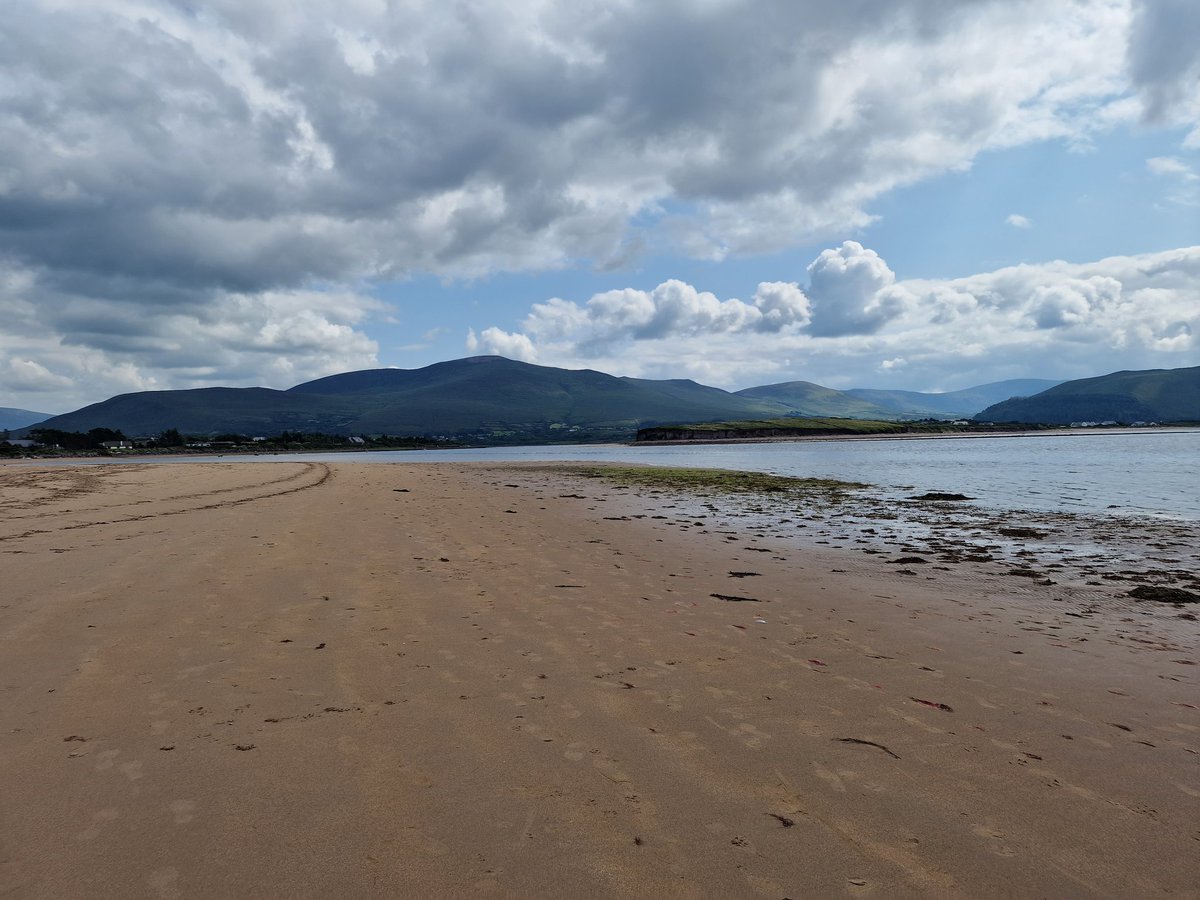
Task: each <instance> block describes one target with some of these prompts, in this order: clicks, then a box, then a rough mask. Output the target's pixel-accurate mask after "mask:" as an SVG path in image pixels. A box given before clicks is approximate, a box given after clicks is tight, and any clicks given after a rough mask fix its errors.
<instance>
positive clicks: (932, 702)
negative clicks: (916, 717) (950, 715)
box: [908, 697, 954, 712]
mask: <svg viewBox="0 0 1200 900" xmlns="http://www.w3.org/2000/svg"><path fill="white" fill-rule="evenodd" d="M908 699H909V700H911V701H912V702H913V703H920V704H921V705H922V706H931V707H933V708H934V709H940V710H943V711H945V712H954V707H952V706H949V705H948V704H946V703H938V702H937V701H936V700H922V699H921V698H920V697H909V698H908Z"/></svg>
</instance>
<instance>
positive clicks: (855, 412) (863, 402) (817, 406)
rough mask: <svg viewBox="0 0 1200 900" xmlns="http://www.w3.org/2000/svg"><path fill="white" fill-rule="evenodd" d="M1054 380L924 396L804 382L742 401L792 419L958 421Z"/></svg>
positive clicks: (751, 392) (770, 387)
mask: <svg viewBox="0 0 1200 900" xmlns="http://www.w3.org/2000/svg"><path fill="white" fill-rule="evenodd" d="M1058 383H1059V382H1057V381H1046V380H1044V379H1034V378H1025V379H1018V380H1013V381H997V382H995V383H992V384H981V385H978V386H977V387H971V388H965V389H964V390H961V391H947V392H946V393H943V394H927V393H922V392H919V391H889V390H876V389H872V388H852V389H850V390H847V391H836V390H834V389H832V388H827V387H822V386H821V385H819V384H813V383H812V382H810V381H785V382H782V383H780V384H766V385H762V386H761V387H752V388H746V389H745V390H741V391H738V392H737V393H738V394H739V395H741V396H743V397H753V398H757V399H762V400H774V401H776V402H779V403H783V404H785V405H787V406H789V407H791V409H792V410H793V415H798V416H813V417H818V418H819V417H821V416H838V417H841V418H848V419H960V418H970V417H971V416H973V415H975V413H977V412H979V411H980V410H981V409H983V408H984V407H986V406H990V405H992V404H993V403H999V402H1000V401H1001V400H1007V399H1008V398H1009V397H1024V396H1028V395H1029V394H1036V393H1038V392H1040V391H1044V390H1046V388H1049V387H1053V386H1054V385H1056V384H1058Z"/></svg>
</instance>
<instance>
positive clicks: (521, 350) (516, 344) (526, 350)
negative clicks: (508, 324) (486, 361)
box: [467, 327, 537, 363]
mask: <svg viewBox="0 0 1200 900" xmlns="http://www.w3.org/2000/svg"><path fill="white" fill-rule="evenodd" d="M467 352H468V353H470V354H472V355H480V356H507V357H508V358H509V359H517V360H520V361H521V362H529V363H531V362H537V350H536V349H535V348H534V346H533V341H531V340H530V339H529V338H528V337H527V336H526V335H523V334H510V333H509V332H507V331H503V330H501V329H499V328H494V327H493V328H485V329H484V330H483V331H482V333H480V334H479V335H476V334H475V331H474V330H473V329H472V330H470V331H468V332H467Z"/></svg>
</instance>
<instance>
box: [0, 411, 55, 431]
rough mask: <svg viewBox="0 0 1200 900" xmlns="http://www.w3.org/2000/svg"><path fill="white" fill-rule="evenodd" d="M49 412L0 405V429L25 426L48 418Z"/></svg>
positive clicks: (5, 429) (6, 429)
mask: <svg viewBox="0 0 1200 900" xmlns="http://www.w3.org/2000/svg"><path fill="white" fill-rule="evenodd" d="M50 416H51V414H50V413H43V412H34V411H33V410H31V409H15V408H13V407H11V406H0V431H9V430H11V429H15V428H25V427H27V426H29V425H36V424H37V423H38V422H43V421H45V420H46V419H49V418H50Z"/></svg>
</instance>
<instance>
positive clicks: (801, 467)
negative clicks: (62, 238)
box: [55, 429, 1200, 522]
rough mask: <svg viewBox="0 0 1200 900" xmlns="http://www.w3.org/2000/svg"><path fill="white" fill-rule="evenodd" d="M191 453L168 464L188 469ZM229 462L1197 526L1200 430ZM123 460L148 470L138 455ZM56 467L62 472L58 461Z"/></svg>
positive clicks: (362, 455)
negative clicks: (942, 505)
mask: <svg viewBox="0 0 1200 900" xmlns="http://www.w3.org/2000/svg"><path fill="white" fill-rule="evenodd" d="M200 458H201V457H197V456H180V457H168V458H167V459H168V460H169V461H178V462H190V461H195V460H198V459H200ZM220 459H222V460H224V461H230V462H235V461H246V462H252V461H258V462H261V461H269V460H279V461H298V460H305V461H325V462H372V463H389V462H402V463H414V462H474V461H486V462H560V461H583V462H618V463H644V464H649V465H662V466H691V467H701V468H707V467H711V468H722V469H739V470H748V471H756V472H771V473H775V474H779V475H794V476H800V477H805V478H834V479H840V480H843V481H857V482H864V483H866V484H869V485H871V486H872V487H873V488H874V491H873V493H875V494H877V495H878V496H881V497H883V498H899V497H906V496H911V495H914V494H921V493H925V492H927V491H939V492H947V493H959V494H965V495H967V496H969V497H972V498H974V500H975V503H974V505H975V506H976V507H980V508H984V509H994V510H1029V511H1033V512H1051V513H1053V512H1058V513H1063V512H1066V513H1079V514H1083V515H1089V516H1094V515H1113V516H1123V517H1127V516H1135V517H1154V518H1163V519H1168V520H1169V519H1175V520H1182V521H1189V522H1198V521H1200V477H1198V475H1197V471H1196V470H1197V463H1200V429H1196V430H1182V431H1166V430H1163V431H1154V430H1140V429H1139V430H1129V431H1122V432H1119V433H1091V434H1089V433H1082V434H1081V433H1071V434H1064V433H1052V434H1026V435H1018V436H982V437H979V436H969V437H968V436H964V437H937V438H928V439H921V438H917V439H902V440H892V439H885V440H818V441H780V442H771V443H746V444H736V443H734V444H679V445H672V444H658V445H642V444H629V445H622V444H575V445H555V446H545V447H487V448H476V449H462V450H395V451H369V452H363V453H328V454H323V453H302V454H301V453H296V454H290V453H281V454H259V455H229V456H224V457H220ZM129 461H131V462H132V461H138V462H145V461H146V460H145V458H144V457H141V458H138V457H134V458H131V459H130V460H129ZM55 464H61V463H58V462H57V461H55Z"/></svg>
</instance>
